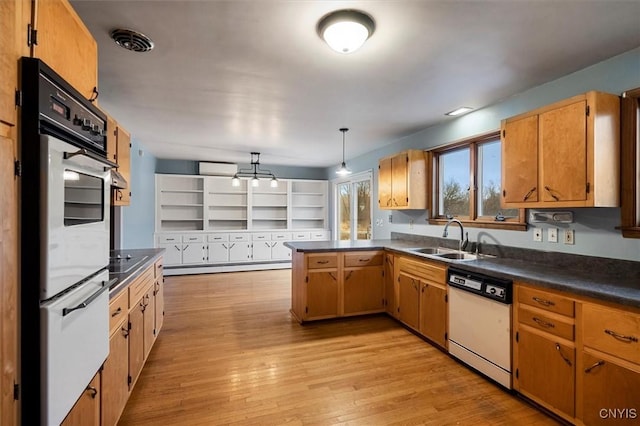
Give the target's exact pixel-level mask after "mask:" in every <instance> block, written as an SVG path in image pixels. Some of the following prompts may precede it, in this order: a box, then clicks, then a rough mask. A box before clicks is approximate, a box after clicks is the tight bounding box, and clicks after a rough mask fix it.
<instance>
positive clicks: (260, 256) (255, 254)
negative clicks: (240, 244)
mask: <svg viewBox="0 0 640 426" xmlns="http://www.w3.org/2000/svg"><path fill="white" fill-rule="evenodd" d="M252 258H253V260H271V241H254V242H253V250H252Z"/></svg>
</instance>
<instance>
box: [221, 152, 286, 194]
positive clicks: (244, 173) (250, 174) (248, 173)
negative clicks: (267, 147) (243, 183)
mask: <svg viewBox="0 0 640 426" xmlns="http://www.w3.org/2000/svg"><path fill="white" fill-rule="evenodd" d="M241 177H247V178H251V186H253V187H254V188H255V187H257V186H258V185H259V184H260V178H269V179H270V186H271V187H272V188H277V187H278V179H277V178H276V175H274V174H273V173H271V170H263V169H261V168H260V153H259V152H252V153H251V168H250V169H240V170H238V173H236V174H235V175H233V178H231V185H232V186H240V178H241Z"/></svg>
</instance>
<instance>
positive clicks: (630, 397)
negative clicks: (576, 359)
mask: <svg viewBox="0 0 640 426" xmlns="http://www.w3.org/2000/svg"><path fill="white" fill-rule="evenodd" d="M583 355H584V371H583V372H582V374H583V382H582V386H583V391H582V395H583V396H582V397H583V401H582V407H583V408H582V420H583V421H584V424H586V425H632V424H637V422H638V419H640V412H639V411H640V405H638V404H639V402H640V372H639V371H633V370H630V369H629V368H625V367H623V366H621V365H618V364H616V363H614V362H611V361H610V360H609V359H607V360H605V359H603V358H598V357H596V356H593V355H591V354H589V353H586V352H583ZM631 410H633V411H631Z"/></svg>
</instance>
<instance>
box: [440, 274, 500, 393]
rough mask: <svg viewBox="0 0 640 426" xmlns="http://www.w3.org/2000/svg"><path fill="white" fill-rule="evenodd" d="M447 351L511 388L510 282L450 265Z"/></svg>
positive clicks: (448, 277)
mask: <svg viewBox="0 0 640 426" xmlns="http://www.w3.org/2000/svg"><path fill="white" fill-rule="evenodd" d="M447 283H448V284H449V335H448V336H449V353H450V354H451V355H453V356H455V357H456V358H458V359H459V360H461V361H462V362H464V363H465V364H467V365H469V366H471V367H473V368H474V369H476V370H477V371H479V372H481V373H482V374H484V375H486V376H487V377H489V378H491V379H493V380H495V381H496V382H497V383H499V384H501V385H502V386H504V387H506V388H508V389H511V306H512V305H511V302H512V287H513V283H512V281H510V280H504V279H499V278H494V277H489V276H486V275H483V274H478V273H475V272H468V271H464V270H462V269H457V268H449V271H448V273H447Z"/></svg>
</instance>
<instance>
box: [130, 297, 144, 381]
mask: <svg viewBox="0 0 640 426" xmlns="http://www.w3.org/2000/svg"><path fill="white" fill-rule="evenodd" d="M144 309H145V307H144V300H143V299H139V300H138V301H137V302H136V303H135V305H134V306H133V307H132V308H131V311H130V312H129V379H130V380H129V389H133V385H134V384H135V382H136V380H137V379H138V375H139V374H140V371H141V370H142V365H143V364H144V333H145V330H144Z"/></svg>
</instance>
